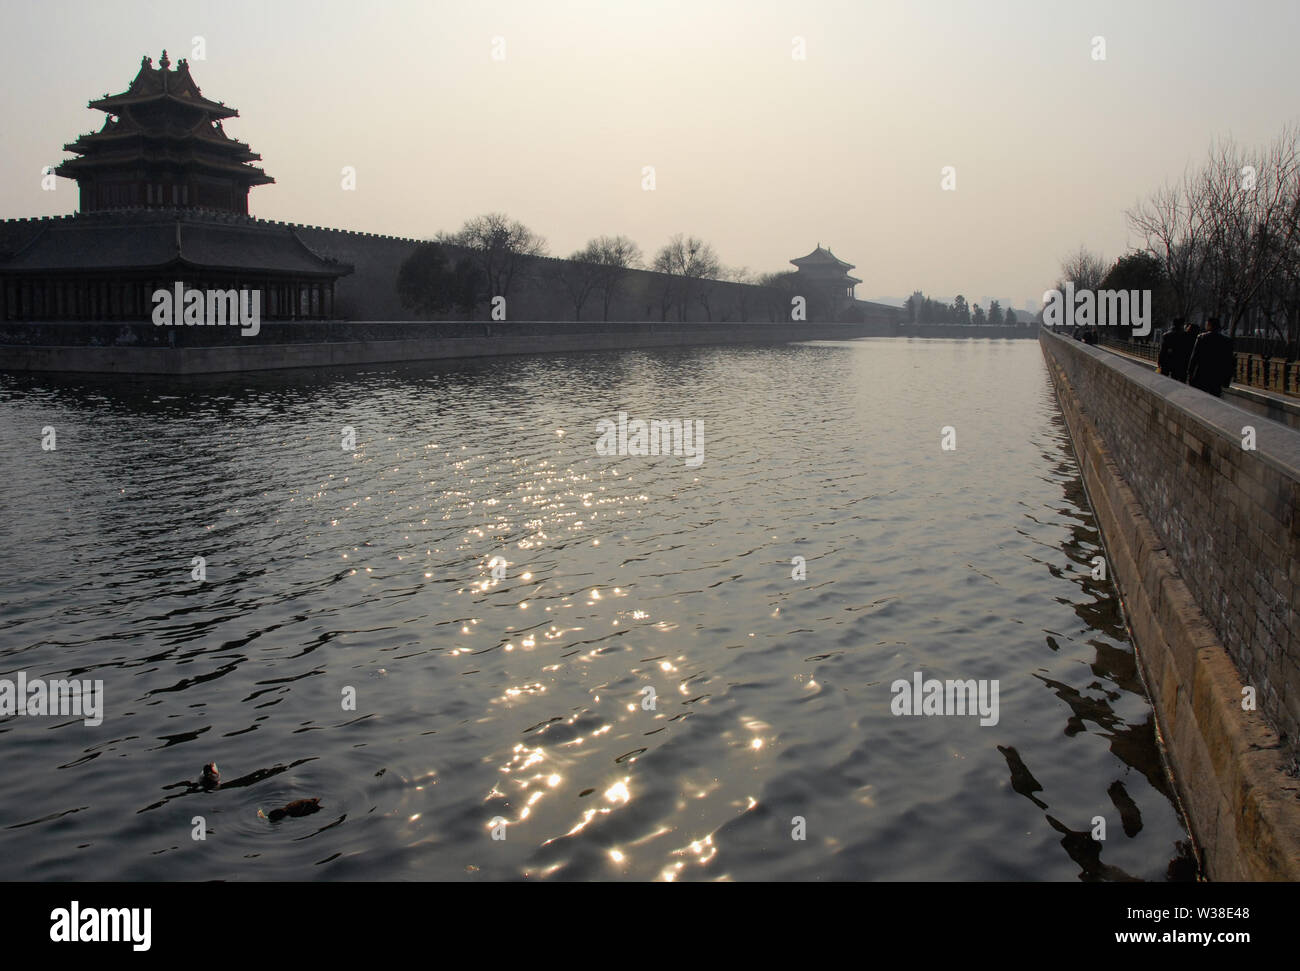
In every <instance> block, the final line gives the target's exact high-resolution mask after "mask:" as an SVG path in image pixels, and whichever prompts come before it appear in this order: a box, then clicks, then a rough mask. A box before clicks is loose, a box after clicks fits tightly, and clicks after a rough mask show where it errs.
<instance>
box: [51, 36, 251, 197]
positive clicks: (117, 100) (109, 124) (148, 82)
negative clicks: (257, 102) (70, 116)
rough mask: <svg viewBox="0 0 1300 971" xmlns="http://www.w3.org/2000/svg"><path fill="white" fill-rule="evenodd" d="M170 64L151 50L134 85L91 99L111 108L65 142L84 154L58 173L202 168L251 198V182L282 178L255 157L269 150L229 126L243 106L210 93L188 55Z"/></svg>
mask: <svg viewBox="0 0 1300 971" xmlns="http://www.w3.org/2000/svg"><path fill="white" fill-rule="evenodd" d="M170 68H171V61H170V60H169V59H168V57H167V52H166V51H163V53H162V57H161V58H160V59H159V61H158V67H156V68H155V67H154V66H153V62H152V60H151V59H150V58H149V57H147V56H146V57H144V58H142V59H141V61H140V70H139V72H138V73H137V74H136V76H135V79H134V80H132V82H131V84H130V87H128V88H127V89H126V90H125V91H123V92H121V93H120V94H113V95H107V94H106V95H104V97H102V98H99V99H98V100H95V101H91V102H89V103H88V106H89V107H91V108H94V109H97V110H99V111H102V112H104V113H105V115H106V117H105V119H104V124H103V127H102V128H100V129H99V131H97V132H93V133H89V134H85V135H81V136H80V137H78V138H77V140H76V141H75V142H72V143H70V144H67V145H65V146H63V147H64V150H65V151H68V152H74V153H76V154H77V155H79V156H80V158H73V159H67V160H66V161H64V162H63V163H62V164H60V165H59V166H58V167H57V168H55V170H54V171H55V173H56V174H58V175H61V176H64V177H65V178H69V179H76V180H77V181H78V182H81V181H82V180H83V179H85V180H94V179H105V178H112V177H114V175H115V174H117V173H125V174H124V175H123V176H122V177H123V178H127V179H129V178H131V177H132V176H134V175H136V174H138V173H141V172H145V173H146V175H147V176H153V175H156V174H157V173H159V172H167V173H169V174H171V175H172V177H173V178H176V179H180V178H182V177H183V176H184V175H185V174H187V173H195V172H200V173H204V174H208V175H213V176H217V177H219V178H221V179H222V180H223V181H224V180H229V181H230V182H233V183H234V185H235V186H237V187H238V188H239V190H240V191H241V192H242V193H243V194H244V196H245V197H246V196H247V191H248V189H249V187H251V186H255V185H267V184H269V183H272V182H274V181H275V179H273V178H271V177H270V176H269V175H267V174H266V173H265V172H264V171H262V169H260V168H258V167H257V166H255V165H253V164H252V163H253V162H257V161H261V158H262V156H260V155H258V154H257V153H256V152H253V151H252V150H250V148H249V147H248V145H246V144H245V143H244V142H241V141H239V140H238V139H234V138H231V137H230V136H229V135H227V134H226V133H225V131H224V130H223V128H222V122H223V121H224V120H226V119H228V118H236V117H238V116H239V112H238V110H236V109H235V108H232V107H230V106H228V105H226V104H225V103H224V102H221V101H213V100H211V99H210V98H205V97H204V96H203V93H202V92H201V91H200V90H199V86H198V85H197V84H196V83H195V82H194V79H193V78H192V77H191V76H190V68H189V64H188V63H187V62H186V61H185V59H184V58H182V59H181V60H180V61H179V62H177V64H176V69H175V70H171V69H170ZM160 201H161V200H160ZM83 208H84V207H83Z"/></svg>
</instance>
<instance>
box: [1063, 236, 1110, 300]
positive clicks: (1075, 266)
mask: <svg viewBox="0 0 1300 971" xmlns="http://www.w3.org/2000/svg"><path fill="white" fill-rule="evenodd" d="M1106 269H1107V267H1106V261H1105V259H1103V258H1102V255H1101V254H1100V253H1093V252H1091V251H1090V250H1088V249H1087V248H1086V247H1083V246H1080V247H1079V250H1078V252H1077V253H1071V254H1070V255H1069V256H1066V257H1064V258H1063V259H1062V260H1061V278H1060V279H1059V280H1057V281H1056V289H1057V290H1062V291H1063V290H1064V289H1065V284H1066V283H1073V284H1074V289H1075V290H1096V289H1097V288H1098V287H1100V286H1101V281H1102V278H1103V277H1105V276H1106Z"/></svg>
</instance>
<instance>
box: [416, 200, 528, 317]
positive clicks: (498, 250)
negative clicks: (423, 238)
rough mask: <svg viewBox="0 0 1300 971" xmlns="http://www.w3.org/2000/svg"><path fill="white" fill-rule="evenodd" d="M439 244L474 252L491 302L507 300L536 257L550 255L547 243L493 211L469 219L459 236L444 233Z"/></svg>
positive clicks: (518, 224)
mask: <svg viewBox="0 0 1300 971" xmlns="http://www.w3.org/2000/svg"><path fill="white" fill-rule="evenodd" d="M438 241H439V242H440V243H443V244H444V245H449V246H459V247H462V248H464V249H467V250H469V251H470V254H471V256H472V257H473V259H474V261H475V263H476V264H477V265H478V269H479V272H480V273H481V274H482V279H483V285H484V286H485V287H486V290H487V292H486V296H487V297H488V299H491V298H493V297H505V296H508V295H509V293H510V285H511V284H512V283H514V282H515V281H516V279H517V278H518V277H519V276H520V275H521V271H522V270H523V268H524V267H525V265H526V264H528V263H529V262H531V260H532V259H533V258H534V257H538V256H545V255H546V240H545V239H544V238H543V237H542V236H539V235H538V234H537V233H534V232H533V231H532V230H531V229H529V228H528V227H527V226H525V225H524V224H523V223H521V222H519V221H518V220H514V221H512V220H510V219H507V218H506V216H505V214H504V213H500V212H490V213H487V214H486V215H482V216H475V217H474V218H472V219H469V220H466V222H465V225H464V226H462V227H461V228H460V230H459V231H457V232H455V233H440V234H439V235H438Z"/></svg>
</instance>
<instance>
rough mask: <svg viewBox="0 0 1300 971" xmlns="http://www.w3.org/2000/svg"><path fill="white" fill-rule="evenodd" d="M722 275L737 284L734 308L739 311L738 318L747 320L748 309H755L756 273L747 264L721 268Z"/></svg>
mask: <svg viewBox="0 0 1300 971" xmlns="http://www.w3.org/2000/svg"><path fill="white" fill-rule="evenodd" d="M722 275H723V277H724V279H726V280H729V281H731V282H732V283H736V284H739V286H738V287H736V308H737V309H738V310H739V311H740V319H741V320H742V321H748V320H749V314H750V311H751V310H754V309H755V299H756V295H757V290H756V289H755V287H756V286H757V284H758V274H756V273H754V272H753V271H752V270H750V268H749V267H747V266H737V267H732V268H731V269H728V270H723V274H722Z"/></svg>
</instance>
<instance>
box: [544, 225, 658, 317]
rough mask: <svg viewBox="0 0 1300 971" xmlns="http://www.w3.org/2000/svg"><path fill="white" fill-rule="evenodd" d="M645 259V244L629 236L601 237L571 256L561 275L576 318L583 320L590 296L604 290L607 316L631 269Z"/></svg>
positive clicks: (603, 296) (603, 298)
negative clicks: (643, 245)
mask: <svg viewBox="0 0 1300 971" xmlns="http://www.w3.org/2000/svg"><path fill="white" fill-rule="evenodd" d="M640 262H641V247H639V246H637V244H636V243H634V242H633V241H632V240H630V239H628V237H626V236H597V237H596V238H594V239H590V240H588V241H587V245H586V246H584V247H583V248H582V249H580V250H578V251H576V252H575V253H574V254H573V255H572V256H570V257H569V259H568V261H567V262H566V264H565V267H564V269H563V270H562V271H561V273H560V278H561V280H562V281H563V283H564V287H565V290H566V291H567V292H568V294H569V297H570V299H571V300H573V309H574V319H575V320H581V319H582V308H583V306H584V305H585V304H586V302H587V299H588V297H590V296H592V295H593V294H595V293H600V294H601V297H602V301H601V302H602V305H603V309H604V319H605V320H609V308H610V306H611V305H612V304H613V302H614V300H615V299H617V297H618V295H619V293H620V292H621V290H622V286H623V283H624V282H625V281H626V278H627V271H628V270H630V269H632V268H633V267H635V266H636V265H637V264H638V263H640Z"/></svg>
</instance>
